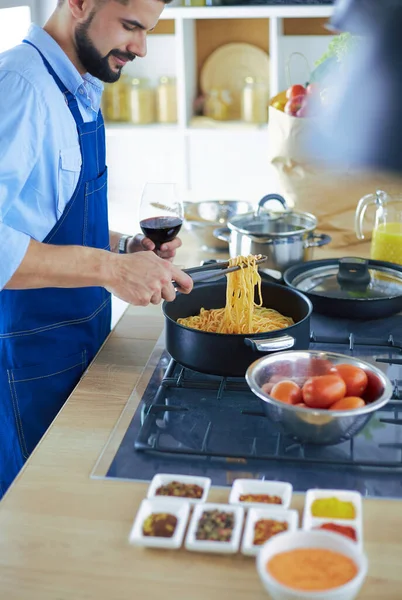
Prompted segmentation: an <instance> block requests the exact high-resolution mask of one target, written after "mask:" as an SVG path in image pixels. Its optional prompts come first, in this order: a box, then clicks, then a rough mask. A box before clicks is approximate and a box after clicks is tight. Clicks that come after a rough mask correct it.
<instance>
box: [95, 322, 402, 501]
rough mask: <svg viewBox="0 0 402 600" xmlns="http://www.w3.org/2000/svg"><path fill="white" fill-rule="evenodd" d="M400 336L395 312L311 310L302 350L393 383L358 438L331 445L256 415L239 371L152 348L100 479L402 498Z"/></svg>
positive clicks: (257, 402) (255, 403) (257, 405)
mask: <svg viewBox="0 0 402 600" xmlns="http://www.w3.org/2000/svg"><path fill="white" fill-rule="evenodd" d="M390 332H392V333H390ZM401 340H402V315H396V316H393V317H390V318H388V319H382V320H377V321H368V322H367V321H366V322H363V321H349V320H345V319H331V318H329V317H324V316H323V315H314V314H313V315H312V333H311V343H310V349H312V350H320V351H324V352H325V351H331V352H338V353H340V354H345V355H348V356H355V357H356V358H359V359H361V360H364V361H367V362H371V363H373V364H375V365H376V366H377V367H379V368H381V369H382V370H383V371H384V372H385V373H386V374H387V376H388V377H389V379H390V380H391V382H392V384H393V392H394V393H393V397H392V400H390V402H389V403H388V404H387V405H386V406H385V407H384V408H383V409H381V410H380V411H377V412H376V413H374V414H373V416H372V418H371V420H370V421H369V422H368V423H367V425H366V427H365V428H364V429H363V430H362V431H361V432H360V433H359V434H358V435H357V436H355V437H354V438H352V439H351V440H347V441H345V442H342V443H339V444H337V445H334V446H315V445H312V444H301V443H299V442H297V441H295V440H294V439H292V438H291V437H289V436H287V435H285V434H284V433H282V432H281V431H280V430H279V426H278V424H276V423H274V422H271V421H270V419H268V418H267V417H266V416H265V415H264V413H263V412H262V406H261V400H260V399H259V398H257V397H256V396H255V395H254V394H253V393H252V392H251V391H250V389H249V387H248V386H247V383H246V381H245V379H244V378H232V377H228V378H223V377H219V376H214V375H205V374H202V373H197V372H195V371H192V370H191V369H187V368H185V367H183V366H181V365H179V364H177V363H176V362H175V361H174V360H172V359H171V358H170V356H169V355H168V354H167V353H166V352H165V351H163V350H162V347H161V345H158V346H156V348H155V350H154V353H153V355H152V357H151V359H150V363H149V364H152V365H155V366H152V373H151V367H149V368H148V369H147V370H146V372H144V376H143V377H144V380H145V381H146V386H145V385H144V386H143V385H141V386H140V388H141V389H145V391H144V393H143V394H142V395H141V398H140V403H139V406H138V408H137V410H136V412H135V414H134V416H133V417H132V419H131V422H130V425H129V426H128V429H127V430H126V433H125V435H124V438H123V440H122V441H121V443H120V446H119V448H118V451H117V453H115V451H114V452H113V456H114V458H113V460H112V463H111V464H110V463H109V465H110V466H109V467H108V471H107V476H108V477H119V478H127V479H142V480H143V479H145V480H149V479H151V478H152V476H153V475H154V474H155V473H156V472H168V473H169V472H170V473H183V474H193V475H206V476H209V477H211V478H212V483H213V485H231V483H232V481H233V480H234V479H236V478H238V477H253V478H258V479H264V478H266V479H273V480H278V479H279V480H286V481H290V482H291V483H292V485H293V488H294V490H295V491H300V492H302V491H305V490H306V489H308V488H310V487H324V488H325V487H326V488H333V489H334V488H340V489H355V490H359V491H360V492H361V493H362V494H364V495H367V496H382V497H384V496H386V497H397V498H402V477H401V476H400V475H401V473H402V427H401V425H402V341H401ZM145 381H144V382H145ZM120 439H121V438H120ZM110 445H111V446H112V445H113V439H111V442H110Z"/></svg>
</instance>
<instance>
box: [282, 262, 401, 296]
mask: <svg viewBox="0 0 402 600" xmlns="http://www.w3.org/2000/svg"><path fill="white" fill-rule="evenodd" d="M317 263H320V264H317ZM297 271H298V272H297V273H294V274H293V277H291V280H289V281H288V283H290V284H291V285H292V286H293V287H296V288H297V289H298V290H300V291H301V292H307V293H313V294H317V295H320V296H327V297H330V298H346V299H351V300H372V299H380V298H384V299H385V298H395V297H396V296H401V297H402V266H401V267H398V265H394V264H392V263H386V262H381V261H376V260H365V259H363V258H341V259H339V260H338V259H333V260H325V261H316V262H313V264H311V265H309V264H308V263H305V264H304V265H301V266H300V267H298V269H297Z"/></svg>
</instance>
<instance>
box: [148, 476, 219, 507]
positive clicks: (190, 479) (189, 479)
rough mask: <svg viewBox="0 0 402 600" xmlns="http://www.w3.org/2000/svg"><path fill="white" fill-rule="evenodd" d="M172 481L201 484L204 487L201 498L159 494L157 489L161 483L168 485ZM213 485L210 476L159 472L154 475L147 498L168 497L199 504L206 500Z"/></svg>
mask: <svg viewBox="0 0 402 600" xmlns="http://www.w3.org/2000/svg"><path fill="white" fill-rule="evenodd" d="M172 481H179V482H180V483H187V484H193V485H199V486H200V487H202V488H203V489H204V491H203V494H202V496H201V498H186V497H184V496H157V495H156V490H157V489H158V488H159V487H161V485H167V484H168V483H171V482H172ZM210 487H211V479H210V478H209V477H194V476H193V475H178V474H176V473H157V474H156V475H154V477H153V479H152V481H151V483H150V484H149V488H148V493H147V498H166V499H169V500H174V501H176V500H181V501H183V500H185V501H186V502H191V504H199V503H201V502H205V501H206V499H207V497H208V492H209V488H210Z"/></svg>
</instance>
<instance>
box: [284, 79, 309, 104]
mask: <svg viewBox="0 0 402 600" xmlns="http://www.w3.org/2000/svg"><path fill="white" fill-rule="evenodd" d="M305 95H306V88H305V87H304V85H300V84H298V83H297V84H296V85H291V86H290V87H289V88H288V89H287V90H286V98H287V99H288V100H290V99H291V98H296V96H305Z"/></svg>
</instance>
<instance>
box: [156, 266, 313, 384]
mask: <svg viewBox="0 0 402 600" xmlns="http://www.w3.org/2000/svg"><path fill="white" fill-rule="evenodd" d="M261 292H262V298H263V306H266V307H269V308H273V309H275V310H278V311H279V312H280V313H282V314H283V315H286V316H289V317H292V319H293V321H294V325H291V326H290V327H286V328H285V329H280V330H278V331H270V332H266V333H254V334H248V335H245V334H244V335H243V334H223V333H211V332H207V331H200V330H198V329H190V328H189V327H185V326H184V325H180V324H179V323H177V319H178V318H183V317H189V316H193V315H197V314H199V312H200V310H201V308H206V309H210V308H223V307H224V306H225V304H226V278H225V279H224V280H223V281H218V282H216V283H202V284H197V285H195V286H194V288H193V291H192V292H191V293H190V294H188V295H187V294H180V293H179V294H177V296H176V299H175V300H174V301H173V302H164V303H163V304H162V310H163V313H164V316H165V345H166V350H167V351H168V352H169V354H170V355H171V356H172V357H173V358H174V359H175V360H176V361H177V362H178V363H180V364H181V365H183V366H184V367H188V368H190V369H193V370H194V371H199V372H201V373H210V374H212V375H221V376H224V377H243V376H244V374H245V372H246V370H247V368H248V366H249V365H250V364H251V363H252V362H253V361H254V360H256V359H257V358H259V357H260V356H262V355H264V354H269V353H271V352H276V351H278V350H287V349H290V348H292V349H294V350H304V349H307V348H308V347H309V340H310V316H311V312H312V304H311V302H310V300H309V299H308V298H306V296H304V294H302V293H301V292H298V291H297V290H292V289H290V288H287V287H285V286H281V285H277V284H275V283H271V282H265V281H264V282H262V286H261Z"/></svg>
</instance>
